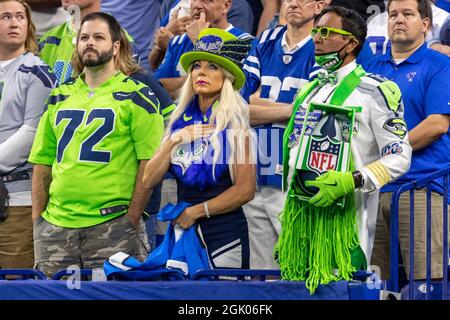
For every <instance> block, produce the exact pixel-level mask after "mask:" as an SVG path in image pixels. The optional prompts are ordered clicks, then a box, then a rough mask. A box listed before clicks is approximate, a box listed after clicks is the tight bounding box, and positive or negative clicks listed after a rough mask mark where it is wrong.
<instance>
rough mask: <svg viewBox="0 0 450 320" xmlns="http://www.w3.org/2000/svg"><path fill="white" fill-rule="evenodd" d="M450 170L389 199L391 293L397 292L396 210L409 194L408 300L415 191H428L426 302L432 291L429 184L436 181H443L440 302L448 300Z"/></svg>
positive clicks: (413, 183) (407, 185) (411, 283)
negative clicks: (439, 179) (449, 188)
mask: <svg viewBox="0 0 450 320" xmlns="http://www.w3.org/2000/svg"><path fill="white" fill-rule="evenodd" d="M449 176H450V166H447V167H446V168H444V169H442V170H438V171H436V172H434V173H432V174H430V175H427V176H426V177H424V178H421V179H418V180H414V181H411V182H409V183H405V184H403V185H401V186H400V187H399V188H398V189H397V190H396V191H395V192H394V193H393V195H392V199H391V234H390V275H391V281H390V290H392V291H395V292H399V279H398V268H399V263H398V209H399V200H400V196H401V195H402V194H403V193H404V192H406V191H410V248H412V249H410V273H409V275H410V276H409V298H410V299H412V298H413V289H414V190H418V189H422V188H424V187H427V257H426V260H427V261H426V263H427V275H426V299H429V297H430V296H429V294H430V288H431V240H430V239H431V190H430V188H429V186H430V183H431V182H433V181H435V180H436V179H438V178H443V213H442V214H443V253H442V256H443V267H442V268H443V280H442V281H443V287H442V298H443V299H446V298H447V282H448V258H449V253H448V181H449Z"/></svg>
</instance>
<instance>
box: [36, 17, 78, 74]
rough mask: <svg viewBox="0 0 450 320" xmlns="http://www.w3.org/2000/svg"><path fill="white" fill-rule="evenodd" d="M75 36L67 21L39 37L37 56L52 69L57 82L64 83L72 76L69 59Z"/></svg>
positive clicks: (73, 48)
mask: <svg viewBox="0 0 450 320" xmlns="http://www.w3.org/2000/svg"><path fill="white" fill-rule="evenodd" d="M76 36H77V34H76V32H75V30H74V29H73V28H72V26H71V25H70V22H69V21H68V22H66V23H63V24H61V25H59V26H56V27H54V28H53V29H50V30H49V31H48V32H46V33H45V34H44V35H43V36H42V37H41V38H40V39H39V52H40V54H39V56H40V58H41V59H42V60H43V61H44V62H45V63H46V64H48V65H49V66H50V67H51V68H52V69H53V72H54V73H55V75H56V79H57V80H58V82H59V83H64V82H66V81H67V80H69V79H70V78H71V77H72V73H73V69H72V65H71V63H70V61H71V60H72V54H73V51H74V50H75V43H76V40H77V37H76Z"/></svg>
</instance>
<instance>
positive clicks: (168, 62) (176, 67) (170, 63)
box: [154, 27, 251, 79]
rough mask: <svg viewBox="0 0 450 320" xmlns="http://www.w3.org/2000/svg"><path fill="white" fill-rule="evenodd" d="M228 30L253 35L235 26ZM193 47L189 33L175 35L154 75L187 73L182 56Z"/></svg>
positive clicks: (160, 77) (176, 75) (242, 35)
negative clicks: (182, 62)
mask: <svg viewBox="0 0 450 320" xmlns="http://www.w3.org/2000/svg"><path fill="white" fill-rule="evenodd" d="M226 31H228V32H229V33H231V34H233V35H234V36H236V37H238V38H245V37H251V35H249V34H248V33H245V32H242V31H241V30H239V29H237V28H234V27H231V29H229V30H226ZM193 49H194V45H193V44H192V42H191V40H190V39H189V37H188V36H187V33H183V34H182V35H179V36H176V37H174V38H173V39H172V40H171V41H170V43H169V46H168V47H167V51H166V55H165V57H164V60H163V62H162V63H161V65H160V66H159V67H158V69H156V71H155V73H154V76H155V77H156V78H158V79H163V78H178V77H181V76H182V75H185V74H186V73H185V72H184V70H183V67H182V66H181V64H180V57H181V55H182V54H183V53H185V52H188V51H192V50H193Z"/></svg>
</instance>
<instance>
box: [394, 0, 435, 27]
mask: <svg viewBox="0 0 450 320" xmlns="http://www.w3.org/2000/svg"><path fill="white" fill-rule="evenodd" d="M394 1H400V0H388V3H387V12H388V13H389V8H390V7H391V3H392V2H394ZM430 2H431V1H429V0H417V10H418V11H419V14H420V17H421V18H422V20H423V19H425V18H428V19H429V20H430V28H432V26H433V11H432V9H431V3H430Z"/></svg>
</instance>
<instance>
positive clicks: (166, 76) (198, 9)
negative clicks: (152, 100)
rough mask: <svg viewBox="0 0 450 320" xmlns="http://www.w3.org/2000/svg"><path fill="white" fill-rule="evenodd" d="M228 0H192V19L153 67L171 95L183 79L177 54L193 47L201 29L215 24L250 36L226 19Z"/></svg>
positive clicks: (181, 83) (212, 26)
mask: <svg viewBox="0 0 450 320" xmlns="http://www.w3.org/2000/svg"><path fill="white" fill-rule="evenodd" d="M231 2H232V1H231V0H191V15H192V19H193V21H192V23H190V24H189V25H188V26H187V28H186V29H187V32H186V33H184V34H182V35H179V36H176V37H175V38H173V39H172V41H171V42H170V43H169V47H168V48H167V51H166V55H165V57H164V61H163V62H162V64H161V65H160V66H159V67H158V69H157V70H156V71H155V76H156V77H157V78H158V79H159V80H160V81H161V83H162V84H163V86H164V88H166V90H167V91H169V93H170V94H171V95H172V96H174V95H175V93H176V91H177V90H178V89H179V88H181V86H182V85H183V83H184V81H185V80H186V73H185V72H184V71H183V70H182V67H181V65H180V64H179V61H180V57H181V55H182V54H183V53H185V52H187V51H191V50H193V48H194V46H193V42H195V41H196V39H197V38H198V35H199V33H200V31H201V30H203V29H206V28H218V29H222V30H225V31H228V32H230V33H231V34H233V35H234V36H236V37H238V38H245V37H251V35H249V34H248V33H244V32H242V31H241V30H239V29H237V28H235V27H233V25H232V24H230V23H229V22H228V20H227V13H228V11H229V10H230V7H231Z"/></svg>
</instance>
